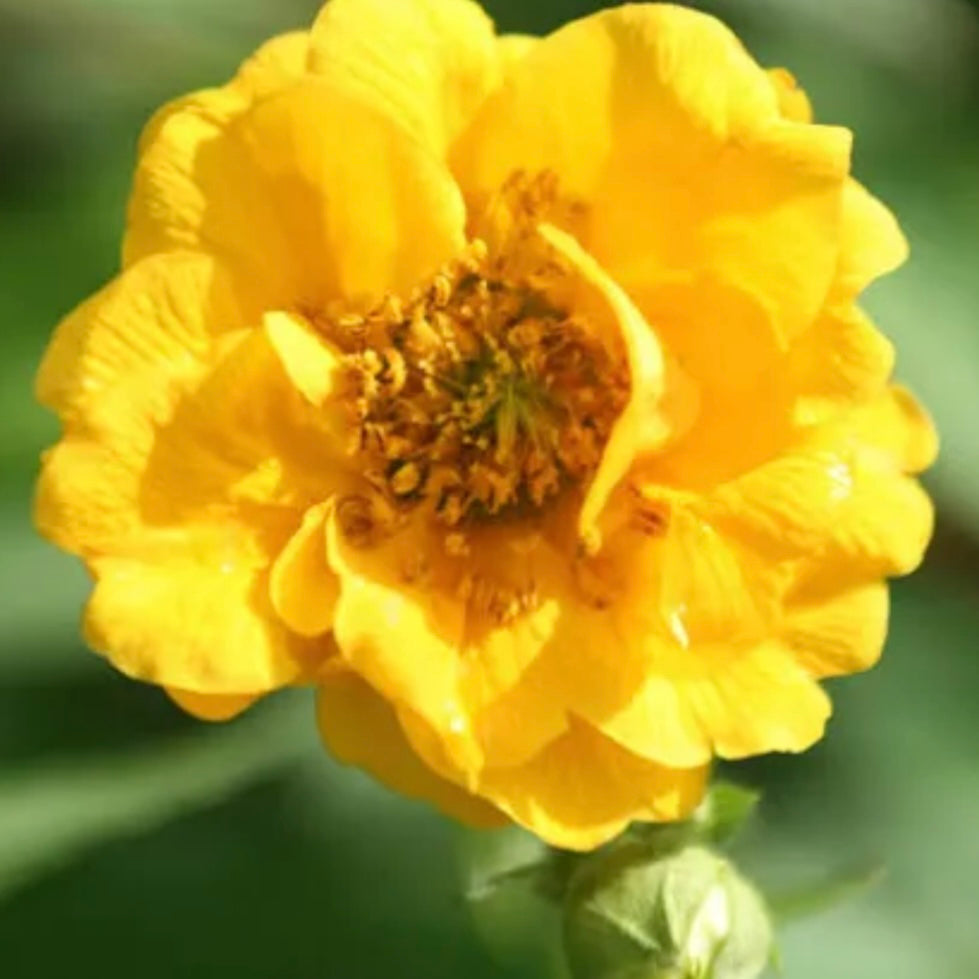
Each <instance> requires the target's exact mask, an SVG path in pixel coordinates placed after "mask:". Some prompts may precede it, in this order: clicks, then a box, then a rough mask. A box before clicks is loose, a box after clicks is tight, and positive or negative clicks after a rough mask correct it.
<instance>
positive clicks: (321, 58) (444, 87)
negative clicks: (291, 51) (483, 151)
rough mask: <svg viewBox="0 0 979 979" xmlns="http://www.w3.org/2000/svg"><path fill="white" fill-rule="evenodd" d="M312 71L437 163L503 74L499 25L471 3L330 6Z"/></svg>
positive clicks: (316, 39) (315, 32)
mask: <svg viewBox="0 0 979 979" xmlns="http://www.w3.org/2000/svg"><path fill="white" fill-rule="evenodd" d="M309 65H310V70H311V71H313V72H316V73H318V74H321V75H323V76H325V77H327V78H330V79H334V80H336V81H338V83H340V85H341V86H342V87H344V88H349V89H350V90H352V91H353V92H355V93H356V94H357V96H358V97H360V98H361V99H363V101H364V102H365V103H368V104H370V105H371V106H372V107H375V108H377V109H379V110H380V111H382V112H383V113H384V114H386V115H387V116H388V117H389V118H390V119H393V120H396V121H397V122H398V123H399V124H400V125H402V126H404V127H405V128H406V129H407V130H408V131H409V132H411V134H412V135H413V136H414V137H415V138H417V139H418V140H419V141H420V142H422V143H424V144H425V145H427V146H428V147H429V148H430V149H431V150H432V151H433V152H434V153H435V154H436V155H438V156H442V155H444V153H445V151H446V149H447V148H448V146H449V144H450V143H451V142H452V140H453V139H454V138H455V136H456V134H457V133H458V132H459V131H460V129H461V128H462V127H463V126H464V125H465V124H466V123H467V122H468V120H469V119H470V117H471V116H472V115H473V113H474V112H475V110H476V108H477V107H478V106H479V104H480V103H481V102H482V100H483V98H484V97H485V95H486V93H487V92H488V91H489V90H490V89H491V88H493V87H494V86H495V85H496V83H497V81H498V78H499V72H500V67H499V63H498V59H497V53H496V48H495V38H494V36H493V24H492V22H491V21H490V19H489V18H488V17H487V16H486V15H485V14H484V13H483V11H482V9H481V8H480V7H479V6H478V5H477V4H475V3H471V2H469V0H398V2H397V3H391V2H390V0H331V2H330V3H328V4H327V5H326V6H325V7H323V9H322V11H321V13H320V15H319V17H317V19H316V22H315V24H314V25H313V28H312V31H311V38H310V59H309Z"/></svg>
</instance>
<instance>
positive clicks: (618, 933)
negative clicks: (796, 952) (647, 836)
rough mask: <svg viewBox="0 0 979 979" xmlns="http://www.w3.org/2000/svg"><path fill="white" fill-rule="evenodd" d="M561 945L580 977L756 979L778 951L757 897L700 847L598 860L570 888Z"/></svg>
mask: <svg viewBox="0 0 979 979" xmlns="http://www.w3.org/2000/svg"><path fill="white" fill-rule="evenodd" d="M564 939H565V950H566V952H567V957H568V963H569V965H570V967H571V973H572V975H573V976H574V979H755V977H757V976H759V975H760V974H761V973H762V972H763V971H764V969H765V966H766V964H767V962H768V960H769V957H770V955H771V950H772V929H771V925H770V924H769V920H768V914H767V912H766V909H765V906H764V903H763V901H762V899H761V897H760V896H759V895H758V893H757V892H756V891H755V890H754V888H753V887H752V886H751V885H750V884H748V883H747V882H746V881H745V880H743V879H742V878H741V877H740V876H739V875H738V873H737V871H736V870H735V869H734V867H733V866H732V865H731V864H730V863H729V862H728V861H727V860H725V859H724V858H723V857H721V856H719V855H718V854H716V853H713V852H712V851H710V850H707V849H704V848H703V847H698V846H691V847H688V848H686V849H684V850H681V851H679V852H675V853H671V854H667V855H663V854H657V853H656V852H654V851H652V850H650V848H649V847H647V846H642V845H632V844H627V845H625V846H623V847H621V848H617V849H616V850H613V851H611V852H609V853H605V854H599V855H596V857H595V858H594V859H593V860H591V861H589V862H588V863H586V864H585V865H584V866H583V867H582V868H581V870H580V872H579V873H578V875H577V876H576V878H575V880H573V881H572V884H571V888H570V889H569V892H568V898H567V903H566V906H565V915H564Z"/></svg>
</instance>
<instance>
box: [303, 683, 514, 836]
mask: <svg viewBox="0 0 979 979" xmlns="http://www.w3.org/2000/svg"><path fill="white" fill-rule="evenodd" d="M317 717H318V719H319V728H320V733H321V735H322V737H323V740H324V742H325V743H326V745H327V746H328V747H329V749H330V751H332V752H333V754H334V755H335V756H336V757H337V758H339V759H340V761H342V762H345V763H346V764H348V765H359V766H361V767H363V768H366V769H367V770H368V771H369V772H371V773H372V774H373V775H375V776H376V777H377V778H379V779H380V780H381V781H382V782H383V783H384V784H385V785H388V786H390V787H391V788H392V789H394V790H395V791H397V792H401V793H403V794H404V795H407V796H409V797H410V798H415V799H424V800H426V801H429V802H432V803H434V804H435V805H436V806H438V808H439V809H441V810H442V811H443V812H445V813H446V814H448V815H450V816H453V817H455V818H456V819H459V820H461V821H462V822H464V823H467V824H469V825H471V826H478V827H482V828H491V827H494V826H500V825H503V824H505V823H506V818H505V817H504V816H503V814H502V813H500V812H499V810H497V809H496V808H494V807H493V806H491V805H489V804H488V803H487V802H485V801H484V800H482V799H480V798H478V797H476V796H473V795H471V794H470V793H468V792H466V791H465V790H464V789H461V788H459V786H457V785H455V784H453V783H452V782H451V781H449V780H447V779H444V778H441V777H440V776H439V775H438V774H436V772H434V771H432V770H431V769H430V768H428V767H427V766H426V765H425V764H424V762H422V760H421V759H420V758H419V757H418V755H417V754H416V753H415V752H414V751H413V750H412V748H411V746H410V745H409V743H408V741H407V740H406V738H405V736H404V734H403V733H402V731H401V728H400V726H399V725H398V720H397V716H396V714H395V712H394V710H393V709H392V707H391V705H390V703H389V702H388V701H386V700H385V699H384V698H383V697H382V696H380V695H379V694H377V693H376V692H375V691H374V690H372V689H371V687H370V686H368V684H367V683H365V682H364V680H362V679H361V678H360V677H359V676H357V674H356V673H352V672H349V671H346V670H331V671H329V672H327V673H326V674H325V675H324V676H323V678H322V680H321V683H320V687H319V697H318V701H317Z"/></svg>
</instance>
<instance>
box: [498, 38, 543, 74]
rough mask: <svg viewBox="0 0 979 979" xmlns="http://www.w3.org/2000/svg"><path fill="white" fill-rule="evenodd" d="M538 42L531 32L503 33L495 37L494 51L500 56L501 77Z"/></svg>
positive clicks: (538, 39)
mask: <svg viewBox="0 0 979 979" xmlns="http://www.w3.org/2000/svg"><path fill="white" fill-rule="evenodd" d="M539 43H540V38H539V37H534V36H533V35H531V34H503V35H502V36H501V37H498V38H497V39H496V51H497V54H498V56H499V58H500V65H501V68H502V75H501V77H502V78H503V79H505V78H506V76H507V75H508V74H509V72H510V69H512V68H514V67H515V66H516V65H517V64H519V62H521V61H523V59H524V58H525V57H526V56H527V55H528V54H530V52H531V51H533V49H534V48H535V47H536V45H537V44H539Z"/></svg>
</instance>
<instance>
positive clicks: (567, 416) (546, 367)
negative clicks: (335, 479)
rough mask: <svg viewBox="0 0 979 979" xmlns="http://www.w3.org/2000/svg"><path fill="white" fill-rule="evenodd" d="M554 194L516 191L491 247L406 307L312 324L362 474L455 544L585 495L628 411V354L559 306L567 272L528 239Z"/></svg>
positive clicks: (496, 214)
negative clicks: (583, 487)
mask: <svg viewBox="0 0 979 979" xmlns="http://www.w3.org/2000/svg"><path fill="white" fill-rule="evenodd" d="M552 195H553V186H552V183H551V182H550V181H548V180H546V179H539V180H537V181H528V180H526V179H523V178H521V179H519V180H515V181H512V182H511V183H510V184H508V185H507V186H506V187H505V188H504V192H503V196H502V197H501V199H499V200H495V201H493V202H491V204H490V206H489V208H488V214H489V215H490V219H491V221H493V222H495V224H496V226H497V228H499V227H500V226H501V219H500V214H506V215H507V217H508V223H507V224H506V230H505V233H499V234H494V235H493V239H494V245H493V246H492V247H490V246H489V245H488V244H487V243H486V241H484V240H483V239H482V238H474V239H473V240H472V241H471V242H470V244H469V245H468V247H467V248H466V250H465V251H464V253H463V254H462V255H461V256H460V257H458V258H456V259H455V260H454V261H452V262H450V263H449V264H447V265H446V266H445V267H444V268H442V269H440V270H439V271H438V272H437V273H436V274H435V275H434V276H433V277H432V278H431V279H430V280H429V281H428V282H426V283H424V284H422V285H421V286H420V287H418V288H416V289H415V290H414V292H412V293H411V294H410V295H408V296H407V297H405V298H398V297H390V296H389V297H386V298H385V299H384V300H383V301H382V302H380V303H378V304H377V305H376V306H375V307H374V308H373V309H371V310H369V311H368V312H366V313H365V314H363V315H357V316H351V315H345V316H341V317H337V318H336V319H335V320H333V321H332V322H327V323H323V321H322V320H321V321H320V325H321V328H324V329H325V330H326V331H327V332H328V333H329V335H330V338H331V340H332V341H333V342H335V343H336V344H337V345H338V346H339V347H340V348H341V350H342V351H344V356H345V367H346V374H347V377H348V380H349V395H350V396H349V398H348V403H349V405H350V409H351V420H352V423H353V424H352V426H351V428H352V431H353V432H354V439H353V442H352V444H351V446H350V451H351V453H352V454H353V455H355V456H357V457H358V459H359V463H360V466H359V468H360V469H361V471H362V473H363V475H364V476H365V477H366V478H367V480H368V481H369V482H370V484H371V485H372V486H373V487H374V489H375V490H376V491H377V492H379V493H380V494H382V495H383V496H384V497H385V498H386V499H387V500H389V501H390V502H391V503H392V504H393V505H394V506H396V507H398V508H401V509H404V508H406V507H419V506H422V507H425V508H427V509H428V511H429V512H430V513H431V515H433V516H434V518H435V519H436V520H437V521H439V522H440V523H442V524H443V525H444V526H446V527H447V528H450V529H452V528H459V527H464V525H466V524H470V523H473V522H481V521H486V520H490V519H495V518H503V517H506V516H512V515H518V514H524V513H527V512H529V511H533V510H535V509H539V508H542V507H543V506H545V504H547V502H548V501H550V500H551V499H553V498H554V497H555V496H557V495H558V494H560V493H562V492H563V491H565V490H567V489H568V488H570V487H573V486H575V485H578V484H581V483H582V482H583V481H585V480H586V479H587V478H588V477H589V476H590V475H591V474H592V473H593V472H594V471H595V470H596V468H597V467H598V464H599V461H600V459H601V454H602V451H603V449H604V446H605V443H606V442H607V440H608V437H609V434H610V431H611V428H612V425H613V424H614V422H615V420H616V418H617V417H618V415H619V414H620V413H621V411H622V409H623V407H624V405H625V403H626V400H627V397H628V389H629V380H628V371H627V367H626V364H625V361H624V358H623V357H622V356H621V352H620V351H617V350H616V349H614V348H610V347H609V346H608V345H607V343H606V342H604V341H603V339H602V338H601V337H600V336H598V335H597V334H596V332H595V331H594V330H593V329H592V328H591V325H590V324H589V323H588V321H587V320H586V319H585V318H582V317H580V316H578V315H577V314H576V312H575V310H574V309H573V308H571V304H570V303H569V302H568V301H567V300H566V298H565V299H562V298H560V297H566V296H567V295H568V294H569V293H570V292H572V291H573V290H569V289H567V288H562V286H563V287H566V286H567V281H566V279H567V276H568V275H569V274H570V273H569V272H568V271H567V270H566V269H565V268H563V267H562V265H561V263H560V261H559V260H558V258H557V257H556V256H555V255H554V253H553V250H551V249H549V247H548V246H547V245H546V242H544V241H543V239H541V238H540V237H539V236H536V235H535V232H534V227H535V222H536V220H537V219H538V217H539V216H540V214H541V213H542V211H543V210H545V209H546V206H547V201H548V200H549V199H550V197H551V196H552ZM457 546H458V544H457V542H456V539H455V538H454V539H453V547H457Z"/></svg>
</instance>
